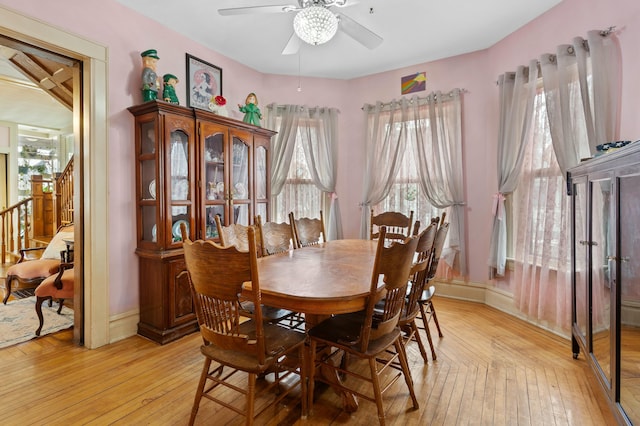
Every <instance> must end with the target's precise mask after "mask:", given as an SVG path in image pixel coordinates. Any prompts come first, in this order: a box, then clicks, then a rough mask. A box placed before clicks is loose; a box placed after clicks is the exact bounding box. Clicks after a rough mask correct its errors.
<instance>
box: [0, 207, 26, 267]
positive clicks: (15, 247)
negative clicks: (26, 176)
mask: <svg viewBox="0 0 640 426" xmlns="http://www.w3.org/2000/svg"><path fill="white" fill-rule="evenodd" d="M32 209H33V198H32V197H29V198H25V199H24V200H22V201H20V202H19V203H17V204H14V205H12V206H9V207H7V208H6V209H4V210H2V211H0V244H1V247H0V251H1V255H2V264H3V265H4V264H6V263H13V262H14V261H16V260H17V259H19V258H20V249H22V248H26V247H30V245H29V244H30V243H29V239H30V237H31V211H32Z"/></svg>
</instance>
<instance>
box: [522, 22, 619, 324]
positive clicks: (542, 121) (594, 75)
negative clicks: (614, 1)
mask: <svg viewBox="0 0 640 426" xmlns="http://www.w3.org/2000/svg"><path fill="white" fill-rule="evenodd" d="M540 64H541V70H542V83H543V86H544V95H542V94H539V95H538V96H536V107H535V115H534V126H533V132H532V140H531V150H532V151H531V153H530V158H531V160H530V161H529V162H527V161H525V164H524V166H523V171H522V182H521V183H520V184H519V186H518V189H517V191H518V197H519V198H518V205H519V209H518V212H517V221H518V227H517V232H518V234H517V241H516V273H515V283H516V285H515V292H514V297H515V302H516V306H517V307H518V308H519V309H520V310H521V311H523V312H524V313H526V314H527V315H529V316H530V317H532V318H535V319H537V320H539V321H541V322H546V323H547V324H548V325H549V326H550V327H560V328H562V329H563V330H569V329H570V324H571V315H570V308H571V305H570V299H571V297H570V296H571V263H570V259H571V244H570V230H571V223H570V205H569V202H570V198H569V197H567V196H566V195H565V194H566V183H565V180H564V176H565V173H566V170H567V169H568V168H570V167H572V166H574V165H577V164H578V163H579V162H580V159H581V158H584V157H589V156H590V155H591V154H592V153H593V147H595V145H597V144H600V143H604V142H608V141H613V140H616V136H617V130H616V129H617V127H618V105H619V96H620V88H619V76H620V66H621V59H620V57H619V49H618V43H617V39H616V37H615V35H614V34H610V33H605V32H590V33H589V36H588V40H586V41H585V40H583V39H582V38H576V39H574V40H573V44H571V45H562V46H559V47H558V49H557V53H556V54H555V55H551V54H547V55H543V56H542V57H541V58H540ZM549 142H551V144H552V146H553V149H550V148H551V147H550V143H549ZM552 154H553V155H552ZM521 189H522V190H521ZM594 192H595V194H594V196H595V197H596V200H595V201H596V203H599V204H601V205H602V204H606V203H604V201H603V202H598V198H600V197H601V198H602V199H606V197H607V194H606V188H603V190H602V191H594ZM578 207H581V206H578ZM601 212H602V210H600V211H598V209H595V211H594V212H593V214H594V216H593V217H592V219H593V221H594V224H595V225H594V229H593V231H594V232H595V233H596V234H600V235H602V234H606V228H607V225H606V218H604V217H603V215H602V213H601ZM577 217H578V218H584V217H585V212H579V213H578V215H577ZM577 226H584V224H581V223H579V224H577ZM605 239H606V237H605ZM603 255H604V250H603V251H602V253H601V254H600V255H598V256H600V257H602V256H603ZM603 262H604V259H594V263H595V264H597V265H601V264H603ZM594 278H595V280H596V283H597V282H598V280H600V281H603V280H604V275H603V276H602V277H600V278H598V277H597V276H596V277H594ZM597 291H598V290H595V293H594V302H596V301H597V300H598V299H599V296H598V294H597ZM603 291H604V290H603ZM597 303H598V302H596V305H595V306H594V310H595V311H596V313H597V312H601V310H602V309H601V307H599V306H598V304H597ZM598 317H600V318H602V316H599V315H596V316H595V317H594V318H596V319H597V318H598Z"/></svg>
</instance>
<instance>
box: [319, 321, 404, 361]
mask: <svg viewBox="0 0 640 426" xmlns="http://www.w3.org/2000/svg"><path fill="white" fill-rule="evenodd" d="M364 317H365V314H364V312H354V313H352V314H343V315H335V316H333V317H331V318H328V319H326V320H324V321H322V322H321V323H320V324H318V325H316V326H314V327H312V328H311V329H310V330H309V331H308V333H309V336H310V337H312V338H314V339H317V340H320V341H323V342H325V343H327V344H336V345H338V346H340V347H342V348H343V349H347V350H349V351H350V352H356V353H361V354H363V355H365V356H367V357H374V356H376V355H377V354H379V353H380V352H382V351H384V349H385V348H387V347H389V346H391V345H392V344H393V342H394V341H395V340H396V339H397V338H398V336H400V328H399V327H396V328H395V330H394V331H393V332H391V333H387V334H385V335H383V336H382V337H380V338H379V339H376V340H369V345H368V346H367V350H366V352H364V353H362V352H360V344H359V337H360V330H361V328H362V319H364ZM374 322H375V321H374ZM372 327H373V328H375V326H372Z"/></svg>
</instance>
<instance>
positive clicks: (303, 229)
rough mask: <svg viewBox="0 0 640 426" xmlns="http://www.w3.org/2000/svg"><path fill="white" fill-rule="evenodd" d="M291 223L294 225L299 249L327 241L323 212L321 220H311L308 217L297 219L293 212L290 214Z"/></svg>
mask: <svg viewBox="0 0 640 426" xmlns="http://www.w3.org/2000/svg"><path fill="white" fill-rule="evenodd" d="M289 223H290V224H292V225H293V232H294V235H295V243H296V247H298V248H300V247H306V246H310V245H314V244H319V243H321V242H325V241H327V234H326V232H325V230H324V218H323V217H322V210H320V219H311V218H308V217H301V218H299V219H296V218H295V216H294V214H293V212H290V213H289Z"/></svg>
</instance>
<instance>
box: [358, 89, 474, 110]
mask: <svg viewBox="0 0 640 426" xmlns="http://www.w3.org/2000/svg"><path fill="white" fill-rule="evenodd" d="M456 90H457V91H458V92H460V93H468V92H469V91H468V90H467V89H464V88H462V89H453V90H450V91H449V92H447V93H443V95H445V96H449V97H452V96H453V93H454V92H455V91H456ZM433 97H434V98H433V100H434V101H435V100H437V99H438V96H437V94H435V93H433ZM404 99H407V98H406V97H403V98H400V99H399V100H397V101H396V100H395V99H394V100H393V101H391V102H382V103H381V105H382V107H383V108H385V107H388V106H391V105H393V104H397V103H399V102H401V101H402V100H404ZM414 100H416V101H417V102H418V103H419V104H420V103H426V102H429V101H430V100H431V94H430V95H427V96H426V97H424V98H420V97H417V96H412V97H411V98H409V103H410V104H412V103H413V102H414ZM373 106H375V104H374V105H371V104H364V106H363V107H362V108H360V109H361V110H363V111H364V109H365V108H366V107H373Z"/></svg>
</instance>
